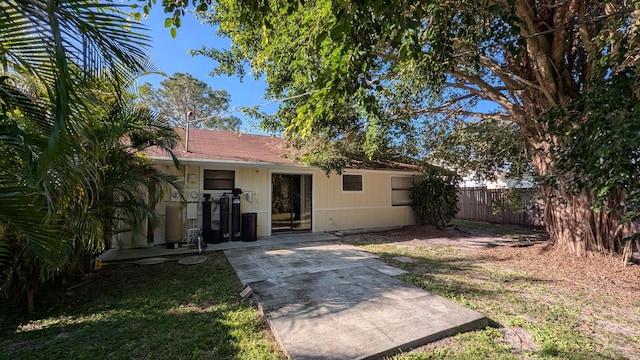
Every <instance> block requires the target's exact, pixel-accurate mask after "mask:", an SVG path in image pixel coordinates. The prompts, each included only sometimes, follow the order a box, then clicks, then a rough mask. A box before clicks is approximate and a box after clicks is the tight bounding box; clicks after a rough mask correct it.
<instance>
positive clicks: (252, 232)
mask: <svg viewBox="0 0 640 360" xmlns="http://www.w3.org/2000/svg"><path fill="white" fill-rule="evenodd" d="M257 226H258V213H243V214H242V241H256V240H258V233H257V230H256V228H257Z"/></svg>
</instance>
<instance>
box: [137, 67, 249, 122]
mask: <svg viewBox="0 0 640 360" xmlns="http://www.w3.org/2000/svg"><path fill="white" fill-rule="evenodd" d="M139 93H140V98H139V101H140V103H141V104H142V105H144V106H147V107H148V108H150V109H153V110H154V111H156V112H158V113H160V114H162V115H164V116H166V117H167V118H168V119H169V123H170V124H171V125H172V126H176V127H183V128H184V127H186V121H187V117H188V118H189V125H190V126H192V127H202V126H204V127H208V128H212V129H221V130H237V129H238V127H239V126H240V119H238V118H237V117H235V116H227V115H225V114H224V113H225V112H226V111H227V110H228V109H229V94H228V93H227V92H226V91H225V90H213V89H212V88H211V87H210V86H209V85H207V84H206V83H205V82H203V81H200V80H198V79H196V78H194V77H193V76H191V75H189V74H185V73H175V74H173V75H171V76H170V77H168V78H167V79H165V80H163V81H162V82H161V83H160V88H159V89H154V88H153V87H152V86H151V85H150V84H148V83H146V84H144V85H142V87H141V89H140V92H139Z"/></svg>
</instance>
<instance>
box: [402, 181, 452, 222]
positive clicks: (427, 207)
mask: <svg viewBox="0 0 640 360" xmlns="http://www.w3.org/2000/svg"><path fill="white" fill-rule="evenodd" d="M459 181H460V178H459V177H458V175H456V174H455V173H452V172H448V171H444V170H430V171H428V172H427V173H425V175H424V178H423V179H422V180H421V181H417V182H414V184H413V187H412V188H411V193H410V197H411V200H412V205H411V207H412V209H413V216H414V217H415V219H416V222H417V223H418V224H420V225H434V226H435V227H437V228H439V229H442V228H444V227H445V226H447V224H448V223H449V221H451V219H453V218H454V217H455V216H456V214H457V213H458V211H459V210H460V207H459V205H458V183H459Z"/></svg>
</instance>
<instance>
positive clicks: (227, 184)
mask: <svg viewBox="0 0 640 360" xmlns="http://www.w3.org/2000/svg"><path fill="white" fill-rule="evenodd" d="M235 175H236V174H235V172H234V171H233V170H205V171H204V190H232V189H233V188H234V187H235V178H236V176H235Z"/></svg>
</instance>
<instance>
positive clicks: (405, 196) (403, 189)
mask: <svg viewBox="0 0 640 360" xmlns="http://www.w3.org/2000/svg"><path fill="white" fill-rule="evenodd" d="M412 186H413V178H412V177H392V178H391V205H393V206H406V205H411V198H410V197H409V193H410V192H411V187H412Z"/></svg>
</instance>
